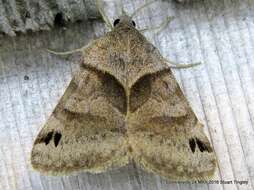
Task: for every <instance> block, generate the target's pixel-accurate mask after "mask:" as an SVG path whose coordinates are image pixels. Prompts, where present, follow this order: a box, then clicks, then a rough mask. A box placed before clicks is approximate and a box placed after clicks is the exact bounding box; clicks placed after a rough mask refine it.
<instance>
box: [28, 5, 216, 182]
mask: <svg viewBox="0 0 254 190" xmlns="http://www.w3.org/2000/svg"><path fill="white" fill-rule="evenodd" d="M98 2H99V1H98ZM100 11H102V10H101V9H100ZM102 16H103V18H104V19H105V20H106V23H107V21H108V20H107V19H106V17H105V14H103V12H102ZM132 17H133V15H132V16H128V15H127V14H126V13H125V12H123V14H122V16H120V17H119V18H118V19H116V20H115V21H114V26H112V30H111V31H110V32H108V33H107V34H106V35H105V36H103V37H100V38H98V39H96V40H94V41H92V42H91V43H90V44H89V45H88V46H86V47H85V48H82V49H79V51H80V52H81V53H82V56H81V57H82V61H81V65H80V70H79V72H78V73H77V74H76V75H75V76H74V77H73V79H72V80H71V82H70V84H69V86H68V88H67V89H66V91H65V93H64V95H63V96H62V98H61V99H60V101H59V103H58V104H57V106H56V107H55V109H54V111H53V113H52V114H51V116H50V117H49V119H48V120H47V122H46V124H45V125H44V127H43V128H42V129H41V131H40V132H39V134H38V136H37V138H36V140H35V142H34V145H33V148H32V152H31V163H32V166H33V168H34V169H36V170H38V171H39V172H41V173H43V174H49V175H66V174H71V173H73V172H77V171H86V172H91V173H100V172H105V171H108V170H111V169H114V168H118V167H122V166H124V165H126V164H128V163H129V162H130V161H134V163H136V164H137V165H138V166H140V167H141V168H143V169H144V170H146V171H148V172H153V173H155V174H158V175H161V176H163V177H165V178H167V179H169V180H173V181H185V180H197V179H207V178H210V177H211V176H213V173H214V171H215V169H216V157H215V153H214V150H213V148H212V147H211V144H210V142H209V140H208V138H207V137H206V135H205V133H204V131H203V125H202V124H201V123H200V122H199V120H198V119H197V117H196V115H195V113H194V112H193V111H192V109H191V107H190V105H189V103H188V101H187V99H186V98H185V97H184V94H183V93H182V91H181V89H180V87H179V85H178V84H177V81H176V79H175V77H174V76H173V74H172V71H171V67H170V66H169V65H168V64H167V61H166V59H165V58H163V57H162V55H161V54H160V53H159V51H158V49H156V47H154V46H153V45H152V44H151V43H150V42H148V40H146V38H145V37H144V36H143V35H142V34H141V32H140V31H139V30H137V29H136V28H135V25H136V24H135V22H134V21H133V20H132ZM108 25H109V26H111V25H110V23H108Z"/></svg>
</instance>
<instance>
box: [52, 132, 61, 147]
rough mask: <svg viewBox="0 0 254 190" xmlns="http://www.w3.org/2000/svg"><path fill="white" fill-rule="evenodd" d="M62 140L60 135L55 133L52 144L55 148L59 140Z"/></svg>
mask: <svg viewBox="0 0 254 190" xmlns="http://www.w3.org/2000/svg"><path fill="white" fill-rule="evenodd" d="M61 138H62V134H61V133H59V132H56V133H55V136H54V143H55V147H57V145H58V143H59V141H60V139H61Z"/></svg>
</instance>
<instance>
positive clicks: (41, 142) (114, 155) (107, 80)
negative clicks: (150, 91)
mask: <svg viewBox="0 0 254 190" xmlns="http://www.w3.org/2000/svg"><path fill="white" fill-rule="evenodd" d="M125 114H126V97H125V93H124V89H123V88H122V87H121V86H120V85H119V84H118V82H117V81H116V80H114V79H113V78H112V77H111V76H109V75H107V74H103V73H101V72H98V71H93V70H91V69H88V68H81V71H80V72H79V73H78V74H76V75H75V76H74V78H73V79H72V81H71V83H70V85H69V87H68V88H67V90H66V91H65V93H64V95H63V97H62V98H61V99H60V101H59V103H58V105H57V106H56V108H55V110H54V111H53V113H52V114H51V116H50V117H49V119H48V120H47V122H46V124H45V126H44V127H43V128H42V130H41V131H40V133H39V135H38V136H37V138H36V140H35V142H34V146H33V149H32V154H31V162H32V166H33V168H34V169H36V170H39V171H40V172H42V173H45V174H51V175H61V174H69V173H71V172H73V171H79V170H85V171H89V172H94V173H96V172H97V173H98V172H103V171H105V170H107V169H110V168H114V167H119V166H122V165H125V164H126V163H127V162H128V158H127V155H126V142H125V139H124V137H123V135H124V133H125V123H124V117H125Z"/></svg>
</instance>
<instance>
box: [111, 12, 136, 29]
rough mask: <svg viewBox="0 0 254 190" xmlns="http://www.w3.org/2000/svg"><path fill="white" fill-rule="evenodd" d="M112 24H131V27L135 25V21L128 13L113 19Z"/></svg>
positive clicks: (115, 25)
mask: <svg viewBox="0 0 254 190" xmlns="http://www.w3.org/2000/svg"><path fill="white" fill-rule="evenodd" d="M113 25H114V27H117V26H120V25H128V26H131V27H136V23H135V22H134V21H133V20H132V18H131V17H129V16H128V15H123V16H120V17H119V18H117V19H116V20H115V21H114V24H113Z"/></svg>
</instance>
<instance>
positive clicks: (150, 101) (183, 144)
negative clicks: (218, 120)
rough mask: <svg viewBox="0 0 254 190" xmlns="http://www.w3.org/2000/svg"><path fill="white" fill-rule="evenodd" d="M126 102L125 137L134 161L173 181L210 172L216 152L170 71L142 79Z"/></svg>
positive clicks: (214, 164)
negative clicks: (126, 132)
mask: <svg viewBox="0 0 254 190" xmlns="http://www.w3.org/2000/svg"><path fill="white" fill-rule="evenodd" d="M129 102H130V104H129V105H130V106H129V111H130V114H129V116H128V138H129V143H130V144H131V148H132V156H133V158H134V160H135V161H136V163H137V164H139V165H140V166H141V167H143V168H144V169H146V170H148V171H151V172H154V173H157V174H159V175H161V176H164V177H166V178H168V179H170V180H176V181H185V180H198V179H203V180H204V179H208V178H209V177H211V176H212V175H213V173H214V171H215V167H216V159H215V153H214V151H213V149H212V147H211V145H210V143H209V141H208V139H207V137H206V135H205V133H204V131H203V125H202V124H200V123H199V121H198V119H197V118H196V116H195V114H194V113H193V111H192V109H191V107H190V106H189V104H188V102H187V100H186V98H185V97H184V95H183V93H182V91H181V89H180V87H179V86H178V84H177V82H176V80H175V78H174V76H173V75H172V73H171V71H170V70H166V71H162V72H159V73H157V74H153V75H146V76H144V77H143V78H141V79H140V80H139V81H138V82H137V83H135V84H134V86H133V87H132V89H131V92H130V100H129Z"/></svg>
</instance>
